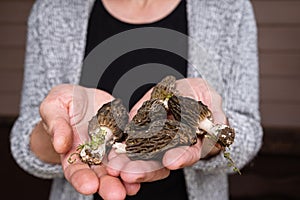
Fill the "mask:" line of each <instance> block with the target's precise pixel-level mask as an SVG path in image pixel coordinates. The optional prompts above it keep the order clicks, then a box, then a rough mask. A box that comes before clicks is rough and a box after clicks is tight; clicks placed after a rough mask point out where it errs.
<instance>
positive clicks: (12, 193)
mask: <svg viewBox="0 0 300 200" xmlns="http://www.w3.org/2000/svg"><path fill="white" fill-rule="evenodd" d="M33 2H34V1H33V0H0V61H1V62H0V63H1V64H0V95H1V100H0V102H1V103H0V137H1V138H0V142H1V160H2V161H1V163H2V165H1V170H0V177H1V178H2V181H1V182H2V184H1V185H5V187H3V186H2V187H1V195H3V196H8V197H9V199H20V198H22V199H48V194H49V188H50V185H51V181H50V180H42V179H38V178H35V177H33V176H31V175H28V174H27V173H26V172H24V171H22V169H20V168H19V167H18V166H17V165H16V163H15V162H14V160H13V159H12V157H11V154H10V147H9V132H10V129H11V126H12V124H13V122H14V120H15V119H16V117H17V115H18V109H19V102H20V92H21V85H22V76H23V62H24V49H25V41H26V21H27V17H28V14H29V12H30V9H31V6H32V4H33ZM251 2H252V3H253V7H254V11H255V14H256V19H257V25H258V34H259V35H258V37H259V59H260V82H261V94H260V95H261V101H260V106H261V114H262V125H263V128H264V141H263V147H262V149H261V150H260V152H259V154H258V156H257V157H256V158H255V159H254V160H253V161H252V162H250V163H249V164H248V165H247V166H246V167H245V168H244V169H243V170H242V174H243V175H242V176H239V175H231V176H230V179H229V181H230V196H231V199H233V200H248V199H259V200H269V199H270V200H271V199H272V200H278V199H284V200H289V199H300V172H299V171H300V160H299V159H300V0H252V1H251ZM1 199H2V198H1Z"/></svg>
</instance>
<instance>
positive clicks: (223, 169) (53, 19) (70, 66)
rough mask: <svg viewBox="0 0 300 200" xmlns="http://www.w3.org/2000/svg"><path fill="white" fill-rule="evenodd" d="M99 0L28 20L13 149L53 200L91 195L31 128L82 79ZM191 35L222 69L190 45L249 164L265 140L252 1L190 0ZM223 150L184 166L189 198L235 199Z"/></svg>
mask: <svg viewBox="0 0 300 200" xmlns="http://www.w3.org/2000/svg"><path fill="white" fill-rule="evenodd" d="M93 2H94V0H51V1H50V0H37V1H36V2H35V4H34V6H33V8H32V10H31V14H30V16H29V20H28V35H27V48H26V59H25V71H24V84H23V90H22V98H21V105H20V113H19V117H18V119H17V120H16V122H15V124H14V126H13V129H12V132H11V152H12V155H13V157H14V158H15V160H16V162H17V163H18V164H19V165H20V167H21V168H23V169H24V170H25V171H27V172H28V173H30V174H32V175H34V176H37V177H40V178H47V179H53V185H52V188H51V195H50V197H49V198H50V199H52V200H67V199H70V200H71V199H72V200H74V199H86V200H90V199H92V198H93V197H92V196H85V195H81V194H79V193H78V192H76V191H75V189H74V188H73V187H72V186H71V185H70V184H69V183H68V182H67V181H66V180H65V179H64V175H63V171H62V168H61V166H60V165H53V164H48V163H44V162H42V161H41V160H39V159H38V158H37V157H36V156H35V155H34V154H33V153H32V152H31V151H30V148H29V141H30V133H31V131H32V129H33V127H34V126H35V125H36V124H37V122H38V121H39V120H40V116H39V105H40V103H41V101H42V100H43V99H44V97H45V96H46V95H47V93H48V92H49V90H50V89H51V88H52V87H53V86H55V85H58V84H62V83H71V84H78V83H79V80H80V75H81V69H82V61H83V58H84V51H85V42H86V33H87V24H88V18H89V13H90V10H91V7H92V5H93ZM187 20H188V31H189V36H190V37H192V38H193V39H194V41H196V42H197V43H198V44H199V45H200V46H201V47H203V48H204V49H205V50H206V51H207V52H208V53H210V55H212V56H211V61H212V62H214V63H216V65H215V67H210V68H205V67H204V66H203V65H200V64H199V65H197V63H201V61H200V60H199V57H197V53H196V52H195V51H194V50H193V49H192V47H190V48H189V52H188V57H189V60H190V61H191V63H193V66H196V70H195V67H193V68H192V67H188V76H190V77H195V76H199V72H201V75H202V76H204V77H205V78H206V80H208V82H209V83H210V84H211V85H212V86H213V87H214V88H215V89H216V90H217V91H218V92H219V93H220V94H221V96H222V98H223V108H224V110H225V113H226V116H227V118H228V120H229V123H230V125H231V126H232V127H234V128H235V129H236V139H235V143H234V144H233V146H232V147H231V150H230V152H231V155H232V157H233V159H234V160H235V161H236V164H237V166H238V167H239V168H242V167H243V166H244V165H245V164H247V163H248V162H249V161H250V160H251V159H253V158H254V156H255V155H256V154H257V152H258V150H259V149H260V147H261V143H262V128H261V124H260V113H259V90H258V89H259V74H258V56H257V32H256V31H257V30H256V22H255V17H254V14H253V10H252V6H251V3H250V2H249V1H248V0H187ZM231 170H232V169H230V168H228V166H227V161H226V160H225V159H224V158H223V156H222V155H221V154H220V155H218V156H215V157H213V158H211V159H209V160H200V161H199V162H197V163H196V164H194V165H193V166H191V167H186V168H185V169H184V172H185V179H186V184H187V190H188V191H187V192H188V195H189V199H191V200H194V199H206V200H209V199H214V200H221V199H228V198H229V194H228V181H227V175H228V173H231Z"/></svg>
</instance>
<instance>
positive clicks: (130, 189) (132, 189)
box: [123, 182, 141, 196]
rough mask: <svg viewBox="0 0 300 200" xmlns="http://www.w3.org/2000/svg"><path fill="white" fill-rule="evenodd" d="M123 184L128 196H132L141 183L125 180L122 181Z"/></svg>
mask: <svg viewBox="0 0 300 200" xmlns="http://www.w3.org/2000/svg"><path fill="white" fill-rule="evenodd" d="M123 185H124V187H125V189H126V193H127V195H129V196H133V195H136V194H137V193H138V191H139V190H140V188H141V184H140V183H127V182H123Z"/></svg>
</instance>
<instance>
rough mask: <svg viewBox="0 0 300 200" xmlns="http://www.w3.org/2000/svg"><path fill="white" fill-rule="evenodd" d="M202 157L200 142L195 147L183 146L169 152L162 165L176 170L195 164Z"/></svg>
mask: <svg viewBox="0 0 300 200" xmlns="http://www.w3.org/2000/svg"><path fill="white" fill-rule="evenodd" d="M200 157H201V142H200V140H198V141H197V143H196V144H195V145H193V146H190V147H187V146H182V147H177V148H174V149H171V150H168V151H167V152H166V153H165V155H164V157H163V160H162V163H163V165H164V166H165V167H166V168H168V169H170V170H176V169H180V168H183V167H187V166H191V165H193V164H195V163H196V162H197V161H199V159H200Z"/></svg>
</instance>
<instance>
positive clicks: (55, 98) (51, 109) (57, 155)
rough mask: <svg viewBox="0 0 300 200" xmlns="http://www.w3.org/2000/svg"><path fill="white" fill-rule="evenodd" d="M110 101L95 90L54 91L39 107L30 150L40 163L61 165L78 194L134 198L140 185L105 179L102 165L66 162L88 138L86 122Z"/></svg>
mask: <svg viewBox="0 0 300 200" xmlns="http://www.w3.org/2000/svg"><path fill="white" fill-rule="evenodd" d="M111 100H113V96H111V95H110V94H108V93H106V92H104V91H101V90H97V89H91V88H84V87H81V86H75V85H68V84H65V85H59V86H56V87H54V88H53V89H52V90H51V91H50V92H49V94H48V95H47V97H46V98H45V99H44V101H43V102H42V103H41V105H40V115H41V118H42V121H41V122H40V123H39V124H38V125H37V126H36V127H35V129H34V130H33V132H32V135H31V143H30V147H31V149H32V151H33V152H34V153H35V154H36V155H37V157H39V158H40V159H41V160H43V161H45V162H48V163H61V165H62V168H63V170H64V175H65V178H66V179H67V180H68V181H69V182H70V183H71V184H72V185H73V187H74V188H75V189H76V190H77V191H78V192H80V193H82V194H86V195H89V194H93V193H95V192H98V193H99V194H100V195H101V196H102V197H103V198H105V199H106V198H108V199H124V198H125V196H126V194H129V195H132V194H135V193H136V192H137V191H138V190H139V187H140V185H139V184H129V183H124V182H121V180H120V179H119V178H117V177H113V176H110V175H108V174H107V172H106V169H105V167H104V166H103V165H100V166H94V167H92V168H90V167H89V165H87V164H85V163H83V162H81V161H80V159H77V160H76V162H75V163H73V164H70V163H69V162H68V158H69V156H70V155H71V154H72V153H73V152H75V151H76V148H77V146H78V145H79V144H82V143H84V140H85V139H87V137H88V136H87V128H88V121H89V120H90V119H91V118H92V116H93V115H95V113H96V112H97V110H98V109H99V108H100V107H101V106H102V105H103V104H105V103H107V102H109V101H111Z"/></svg>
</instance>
